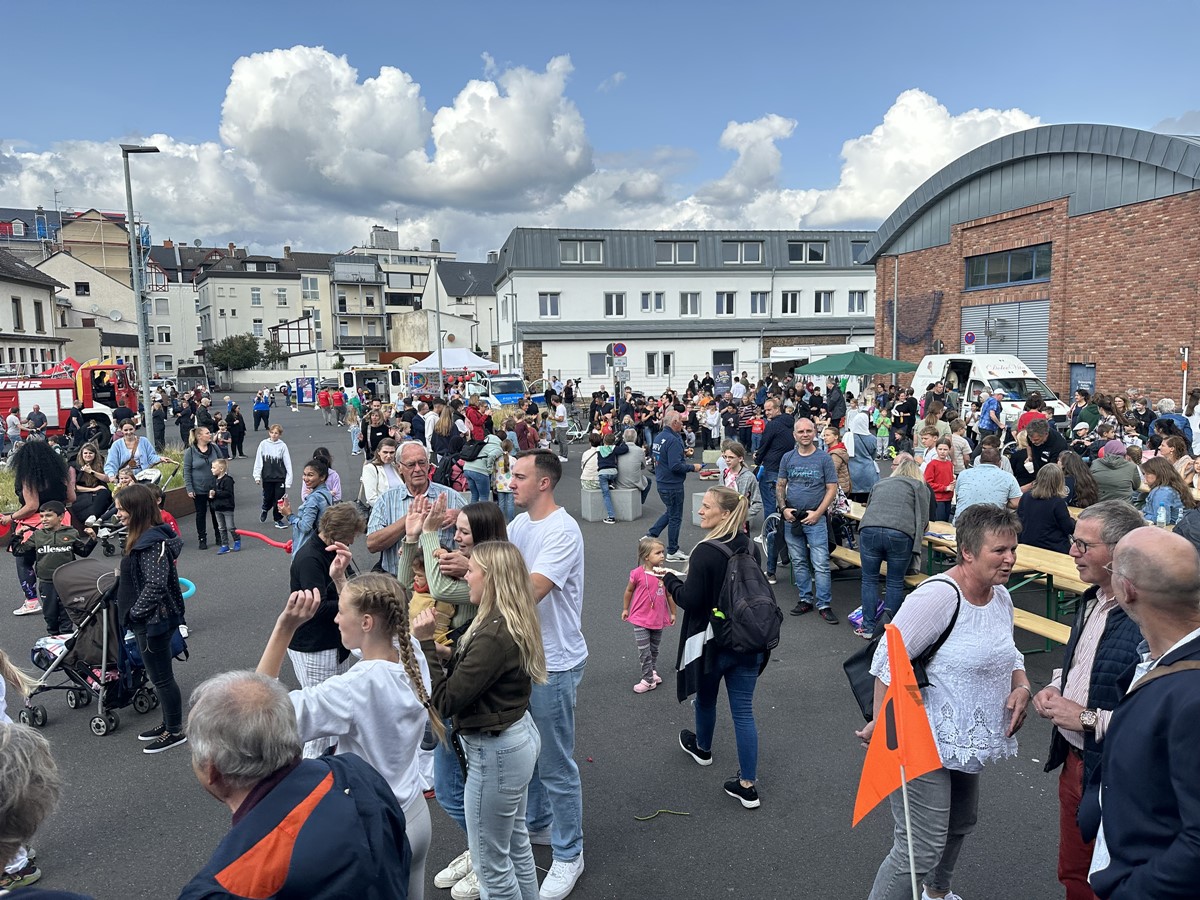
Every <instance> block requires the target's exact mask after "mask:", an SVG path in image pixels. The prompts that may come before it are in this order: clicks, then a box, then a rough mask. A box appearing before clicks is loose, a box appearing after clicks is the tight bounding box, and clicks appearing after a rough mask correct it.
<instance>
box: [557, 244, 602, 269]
mask: <svg viewBox="0 0 1200 900" xmlns="http://www.w3.org/2000/svg"><path fill="white" fill-rule="evenodd" d="M558 261H559V262H561V263H563V264H564V265H579V264H580V263H582V264H583V265H586V266H598V265H600V263H602V262H604V242H603V241H559V242H558Z"/></svg>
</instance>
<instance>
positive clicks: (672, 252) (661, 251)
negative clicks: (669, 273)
mask: <svg viewBox="0 0 1200 900" xmlns="http://www.w3.org/2000/svg"><path fill="white" fill-rule="evenodd" d="M654 262H655V263H656V264H658V265H660V266H694V265H695V264H696V242H695V241H655V242H654Z"/></svg>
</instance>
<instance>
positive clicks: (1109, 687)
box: [1033, 500, 1146, 900]
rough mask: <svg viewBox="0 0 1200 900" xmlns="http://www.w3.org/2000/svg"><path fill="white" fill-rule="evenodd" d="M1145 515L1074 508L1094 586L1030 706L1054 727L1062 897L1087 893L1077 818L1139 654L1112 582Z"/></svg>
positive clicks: (1105, 506) (1077, 542)
mask: <svg viewBox="0 0 1200 900" xmlns="http://www.w3.org/2000/svg"><path fill="white" fill-rule="evenodd" d="M1145 524H1146V523H1145V520H1144V519H1142V517H1141V515H1140V514H1139V513H1138V511H1137V510H1136V509H1134V508H1133V507H1132V506H1130V505H1129V504H1128V503H1126V502H1124V501H1123V500H1105V501H1103V502H1102V503H1097V504H1095V505H1093V506H1089V507H1088V508H1087V509H1085V510H1084V511H1083V512H1082V513H1080V514H1079V521H1078V522H1077V523H1076V525H1075V536H1074V537H1073V538H1072V539H1071V557H1072V558H1073V559H1074V560H1075V567H1076V568H1077V569H1078V570H1079V580H1080V581H1083V582H1086V583H1087V584H1090V585H1093V587H1090V588H1088V590H1087V592H1086V593H1085V594H1084V595H1083V597H1082V598H1081V599H1080V601H1079V606H1078V607H1077V609H1076V612H1075V622H1074V624H1073V625H1072V627H1071V638H1070V640H1069V641H1068V642H1067V647H1066V650H1065V651H1064V653H1063V662H1062V668H1060V669H1055V670H1054V677H1053V678H1051V680H1050V683H1049V684H1047V685H1046V687H1045V688H1043V689H1042V690H1041V691H1039V692H1038V694H1037V696H1035V697H1034V698H1033V705H1034V708H1035V709H1036V710H1037V711H1038V713H1040V714H1041V715H1042V717H1043V718H1046V719H1050V720H1051V721H1052V722H1053V723H1054V725H1055V726H1056V727H1055V729H1054V731H1053V733H1052V736H1051V739H1050V752H1049V754H1048V755H1047V760H1046V771H1047V772H1052V771H1054V770H1055V769H1057V768H1058V767H1059V766H1062V771H1061V773H1060V774H1059V779H1058V803H1059V814H1058V832H1059V835H1058V880H1059V881H1060V882H1062V885H1063V887H1065V888H1066V891H1067V900H1091V898H1092V897H1093V894H1092V889H1091V887H1090V886H1089V885H1088V867H1089V866H1090V864H1091V861H1092V845H1091V842H1089V841H1085V840H1084V839H1083V836H1082V834H1081V833H1080V830H1079V825H1078V824H1077V823H1076V814H1077V813H1078V811H1079V801H1080V797H1081V796H1082V793H1083V787H1084V785H1086V784H1088V782H1089V781H1090V780H1091V777H1092V772H1093V770H1095V768H1096V767H1097V766H1098V765H1099V764H1100V756H1101V752H1102V750H1103V747H1102V743H1101V742H1102V741H1103V740H1104V735H1105V733H1106V731H1107V729H1108V724H1109V721H1110V720H1111V718H1112V711H1113V709H1115V708H1116V705H1117V703H1118V701H1120V699H1121V695H1122V693H1123V692H1122V691H1121V689H1120V687H1119V685H1118V680H1119V679H1120V676H1121V674H1122V673H1123V672H1124V671H1125V670H1126V669H1128V668H1129V667H1130V666H1132V665H1134V664H1135V663H1136V662H1137V661H1138V652H1137V647H1138V643H1139V642H1140V641H1141V639H1142V635H1141V632H1140V631H1139V630H1138V626H1137V624H1136V623H1135V622H1134V621H1133V620H1132V619H1130V618H1129V616H1127V615H1126V614H1125V612H1124V610H1122V609H1121V608H1120V607H1119V606H1118V605H1117V598H1116V594H1115V593H1114V591H1113V585H1112V568H1111V563H1112V559H1113V550H1114V548H1115V547H1116V545H1117V542H1118V541H1120V540H1121V538H1123V537H1125V535H1127V534H1129V533H1130V532H1131V531H1133V530H1134V529H1136V528H1141V527H1142V526H1144V525H1145Z"/></svg>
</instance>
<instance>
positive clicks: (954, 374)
mask: <svg viewBox="0 0 1200 900" xmlns="http://www.w3.org/2000/svg"><path fill="white" fill-rule="evenodd" d="M942 380H944V381H945V382H946V389H947V390H955V391H957V392H958V396H959V398H960V401H961V402H962V403H963V404H967V403H970V402H971V401H972V400H975V399H979V400H985V399H987V397H988V396H989V395H990V394H991V393H992V391H994V390H996V389H997V388H999V389H1000V390H1002V391H1004V400H1003V401H1002V402H1001V408H1002V409H1003V411H1004V414H1003V419H1004V421H1005V424H1007V425H1009V426H1010V427H1013V428H1015V426H1016V421H1017V419H1018V418H1020V416H1021V413H1022V412H1024V411H1025V401H1026V400H1027V399H1029V395H1030V394H1031V393H1033V392H1034V391H1037V392H1038V393H1039V394H1041V395H1042V399H1043V400H1044V401H1045V402H1046V409H1047V411H1048V412H1049V413H1050V414H1051V418H1052V419H1053V421H1054V425H1055V427H1057V428H1058V429H1059V430H1063V429H1065V428H1066V427H1067V422H1068V419H1069V416H1068V410H1067V405H1066V404H1065V403H1063V402H1062V401H1061V400H1059V399H1058V397H1056V396H1055V394H1054V392H1053V391H1052V390H1050V388H1048V387H1046V385H1045V384H1044V383H1043V382H1042V380H1041V379H1040V378H1038V377H1037V376H1036V375H1035V374H1033V371H1032V370H1031V369H1030V368H1029V366H1027V365H1025V363H1023V362H1021V360H1019V359H1018V358H1017V357H1015V356H1009V355H1007V354H1003V353H979V354H965V353H964V354H941V355H937V356H926V357H925V358H924V359H922V360H921V363H920V365H918V366H917V371H916V372H914V373H913V377H912V388H913V391H914V394H915V396H916V398H917V399H918V400H920V398H922V397H924V396H925V391H926V390H927V388H928V386H929V385H930V384H932V383H933V382H935V381H942Z"/></svg>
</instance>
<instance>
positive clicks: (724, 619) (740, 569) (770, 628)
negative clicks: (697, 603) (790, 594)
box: [709, 541, 783, 653]
mask: <svg viewBox="0 0 1200 900" xmlns="http://www.w3.org/2000/svg"><path fill="white" fill-rule="evenodd" d="M709 543H710V544H712V545H713V546H715V547H716V548H717V549H719V550H720V551H721V552H722V553H724V554H725V555H726V556H727V557H728V558H729V562H728V564H727V565H726V567H725V579H724V582H723V584H722V585H721V593H720V595H719V596H718V597H717V608H716V609H715V610H713V613H712V625H713V634H714V636H715V638H716V641H717V646H719V647H727V648H729V649H730V650H733V651H734V652H735V653H763V652H765V651H768V650H774V649H775V648H776V647H777V646H779V628H780V626H781V625H782V623H783V610H781V609H780V608H779V604H778V603H777V602H776V601H775V594H774V593H773V592H772V591H771V585H769V584H768V583H767V576H766V575H764V574H763V571H762V569H761V568H760V567H759V564H758V561H757V560H756V559H755V558H754V557H753V556H752V555H751V554H750V553H749V552H748V551H747V550H746V549H745V548H741V549H739V550H733V549H732V548H731V547H730V546H729V545H728V544H726V543H724V542H722V541H710V542H709Z"/></svg>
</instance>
